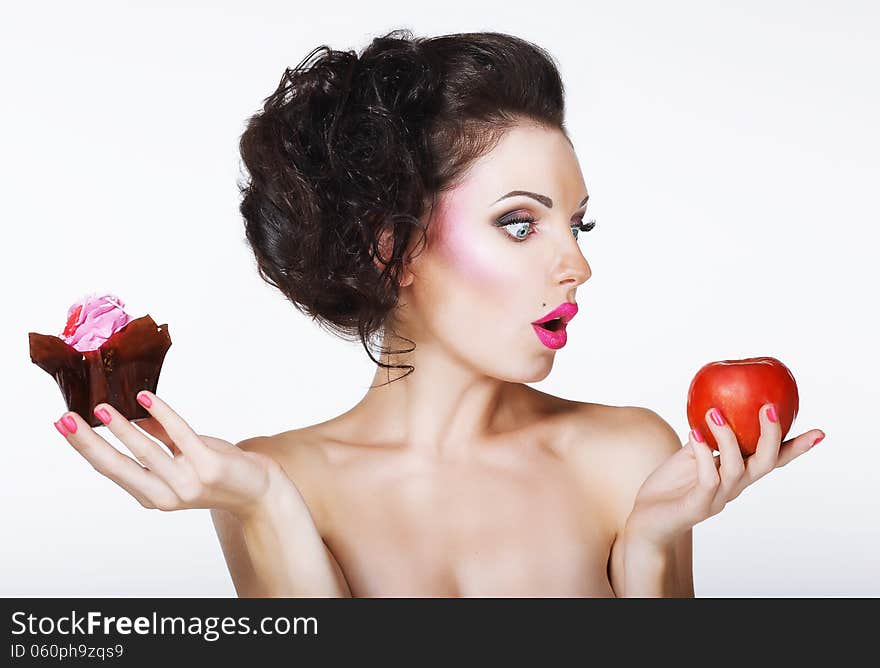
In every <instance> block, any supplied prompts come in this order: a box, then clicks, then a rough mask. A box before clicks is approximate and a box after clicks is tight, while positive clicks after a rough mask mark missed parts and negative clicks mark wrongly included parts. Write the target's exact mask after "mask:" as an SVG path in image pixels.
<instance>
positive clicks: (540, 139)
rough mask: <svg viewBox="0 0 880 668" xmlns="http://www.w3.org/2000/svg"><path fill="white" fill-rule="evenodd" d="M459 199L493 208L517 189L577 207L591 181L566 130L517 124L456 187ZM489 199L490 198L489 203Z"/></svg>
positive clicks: (475, 164) (475, 163) (566, 205)
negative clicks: (586, 179) (507, 194)
mask: <svg viewBox="0 0 880 668" xmlns="http://www.w3.org/2000/svg"><path fill="white" fill-rule="evenodd" d="M456 190H457V191H458V192H457V193H456V197H455V199H456V200H458V201H462V200H465V201H468V202H471V203H474V204H479V203H482V205H483V206H489V205H491V203H492V202H494V201H495V200H496V199H497V198H498V197H501V196H502V195H504V194H506V193H507V192H510V191H511V190H530V191H534V192H540V193H544V194H546V195H549V196H550V197H551V198H552V199H553V202H554V205H555V203H556V202H557V201H561V202H562V204H563V206H564V207H565V208H570V207H576V206H577V205H578V204H579V203H580V201H581V200H582V199H583V197H584V195H585V194H586V192H587V190H586V185H585V183H584V178H583V174H582V173H581V169H580V164H579V163H578V159H577V155H576V154H575V151H574V148H572V146H571V144H570V143H569V142H568V140H567V139H566V138H565V135H563V134H562V132H561V131H560V130H555V129H548V128H544V127H539V126H535V125H517V126H515V127H514V128H512V129H511V130H509V131H507V132H506V133H505V134H504V136H503V137H502V138H501V140H500V141H499V142H498V144H497V145H496V146H495V147H494V148H493V149H492V150H491V151H489V152H488V153H486V154H485V155H483V156H481V157H480V158H479V159H477V160H476V161H475V162H474V164H473V165H471V168H470V169H469V170H468V171H467V172H466V173H465V175H464V177H463V179H462V182H461V184H460V185H459V186H458V188H457V189H456ZM483 200H485V201H483Z"/></svg>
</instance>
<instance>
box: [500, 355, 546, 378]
mask: <svg viewBox="0 0 880 668" xmlns="http://www.w3.org/2000/svg"><path fill="white" fill-rule="evenodd" d="M555 357H556V356H555V355H542V356H541V357H540V358H534V359H531V360H530V362H531V363H530V364H528V365H523V366H522V367H520V368H518V369H508V370H507V373H504V374H493V375H495V377H496V378H500V379H501V380H506V381H508V382H511V383H537V382H538V381H541V380H544V379H545V378H546V377H547V376H549V375H550V371H551V370H552V369H553V359H554V358H555Z"/></svg>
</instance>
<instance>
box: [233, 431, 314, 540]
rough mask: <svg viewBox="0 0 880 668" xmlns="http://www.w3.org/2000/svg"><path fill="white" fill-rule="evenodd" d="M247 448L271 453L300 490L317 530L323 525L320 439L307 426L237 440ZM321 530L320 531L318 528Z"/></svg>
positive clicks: (241, 445)
mask: <svg viewBox="0 0 880 668" xmlns="http://www.w3.org/2000/svg"><path fill="white" fill-rule="evenodd" d="M236 445H237V447H239V448H240V449H242V450H245V451H247V452H258V453H260V454H263V455H266V456H268V457H271V458H272V459H273V460H274V461H275V462H277V463H278V464H279V466H281V468H282V470H283V471H284V472H285V473H286V474H287V476H288V477H289V478H290V479H291V480H292V481H293V483H294V484H295V485H296V487H297V489H299V491H300V494H302V496H303V499H304V500H305V502H306V505H307V506H308V508H309V512H310V513H311V515H312V518H313V519H314V521H315V524H316V526H317V527H318V529H319V531H321V528H322V527H323V526H325V525H324V523H323V520H324V516H325V513H324V505H323V503H322V501H321V497H320V494H319V492H320V489H321V484H320V476H321V475H322V471H323V470H324V469H325V466H324V461H325V458H324V456H323V455H322V452H321V449H320V447H319V439H318V438H317V435H316V433H315V432H314V430H313V429H311V428H310V427H302V428H300V429H291V430H288V431H285V432H281V433H278V434H274V435H271V436H254V437H251V438H246V439H244V440H242V441H239V442H238V443H237V444H236ZM321 533H322V534H323V531H322V532H321Z"/></svg>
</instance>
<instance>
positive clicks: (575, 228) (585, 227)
mask: <svg viewBox="0 0 880 668" xmlns="http://www.w3.org/2000/svg"><path fill="white" fill-rule="evenodd" d="M594 227H596V219H595V218H590V220H589V221H588V222H586V223H585V222H584V219H583V218H581V219H580V220H579V221H578V224H577V225H572V226H571V231H572V234H574V238H575V239H577V238H578V232H589V231H590V230H592V229H593V228H594Z"/></svg>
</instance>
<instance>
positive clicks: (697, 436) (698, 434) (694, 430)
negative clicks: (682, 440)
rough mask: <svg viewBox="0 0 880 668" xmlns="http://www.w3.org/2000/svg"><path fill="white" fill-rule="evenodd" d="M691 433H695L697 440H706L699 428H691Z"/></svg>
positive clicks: (701, 441) (702, 441)
mask: <svg viewBox="0 0 880 668" xmlns="http://www.w3.org/2000/svg"><path fill="white" fill-rule="evenodd" d="M691 434H693V437H694V440H695V441H699V442H700V443H705V441H704V440H703V435H702V434H701V433H700V430H699V429H691Z"/></svg>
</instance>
